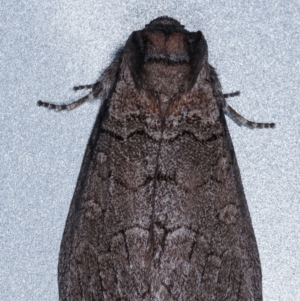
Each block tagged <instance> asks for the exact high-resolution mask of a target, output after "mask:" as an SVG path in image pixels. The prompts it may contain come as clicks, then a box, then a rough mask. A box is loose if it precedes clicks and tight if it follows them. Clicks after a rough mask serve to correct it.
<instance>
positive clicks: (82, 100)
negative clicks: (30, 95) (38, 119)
mask: <svg viewBox="0 0 300 301" xmlns="http://www.w3.org/2000/svg"><path fill="white" fill-rule="evenodd" d="M94 98H95V97H94V93H93V92H91V93H89V94H88V95H86V96H84V97H82V98H80V99H78V100H76V101H74V102H72V103H70V104H64V105H56V104H53V103H49V102H44V101H41V100H39V101H38V102H37V105H38V106H41V107H46V108H48V109H53V110H55V111H58V112H59V111H62V110H68V111H70V110H73V109H75V108H77V107H79V106H80V105H82V104H83V103H85V102H86V101H88V100H91V99H94Z"/></svg>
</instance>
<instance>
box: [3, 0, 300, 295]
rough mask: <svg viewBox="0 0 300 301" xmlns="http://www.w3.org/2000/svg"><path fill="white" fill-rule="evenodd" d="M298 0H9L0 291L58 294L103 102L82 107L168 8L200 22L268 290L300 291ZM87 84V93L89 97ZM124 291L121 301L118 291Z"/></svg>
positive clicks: (194, 24)
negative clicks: (74, 205)
mask: <svg viewBox="0 0 300 301" xmlns="http://www.w3.org/2000/svg"><path fill="white" fill-rule="evenodd" d="M299 12H300V2H299V0H291V1H286V0H269V1H267V0H261V1H259V0H250V1H229V0H226V1H221V0H216V1H204V0H203V1H201V0H197V1H192V0H178V1H153V0H145V1H143V0H139V1H133V0H129V1H120V0H119V1H116V0H112V1H104V0H84V1H83V0H73V1H69V0H48V1H44V2H43V1H39V0H27V1H22V0H10V1H2V3H1V8H0V32H1V48H0V60H1V72H0V81H1V89H0V95H1V103H0V105H1V110H0V122H1V124H0V130H1V149H0V152H1V154H0V162H1V165H0V167H1V168H0V181H1V185H0V191H1V193H0V235H1V236H0V239H1V240H0V244H1V245H0V300H13V301H17V300H31V301H35V300H38V301H41V300H57V298H58V294H57V280H56V277H57V272H56V269H57V261H58V252H59V245H60V239H61V236H62V232H63V228H64V223H65V220H66V217H67V213H68V208H69V204H70V201H71V198H72V195H73V190H74V187H75V184H76V179H77V175H78V173H79V169H80V165H81V160H82V158H83V153H84V150H85V146H86V143H87V140H88V137H89V134H90V131H91V129H92V126H93V123H94V120H95V117H96V114H97V111H98V108H99V105H100V102H99V101H98V102H94V103H90V104H85V105H83V106H81V107H79V108H78V109H77V110H75V111H72V112H61V113H56V112H53V111H49V110H46V109H44V108H38V107H37V106H36V101H37V100H38V99H42V100H44V101H53V102H57V103H62V102H70V101H72V100H74V99H76V98H77V94H75V93H74V92H73V91H72V89H71V88H72V86H74V85H78V84H88V83H92V82H93V81H95V79H96V78H97V77H98V75H99V74H100V72H101V70H103V69H104V68H105V67H106V66H107V65H108V64H109V62H110V60H111V58H112V56H113V54H114V52H115V50H116V49H117V48H118V47H119V46H120V45H122V44H123V43H124V42H125V41H126V38H127V37H128V36H129V34H130V33H131V32H132V31H133V30H137V29H141V28H142V27H143V26H144V24H145V23H148V22H149V21H150V20H151V19H153V18H156V17H158V16H161V15H169V16H172V17H174V18H176V19H178V20H179V21H180V22H181V23H182V24H184V25H186V28H187V29H189V30H198V29H200V30H202V31H203V33H204V35H205V37H206V39H207V42H208V45H209V53H210V62H211V64H212V65H213V66H215V67H216V68H217V71H218V73H219V74H220V79H221V82H222V84H223V88H224V91H225V92H232V91H235V90H237V89H238V90H240V91H242V94H241V96H240V97H239V98H233V99H230V100H229V103H230V104H231V105H232V106H233V107H234V108H235V109H236V110H237V111H238V112H240V113H241V114H242V115H243V116H245V117H246V118H248V119H251V120H255V121H261V122H264V121H265V122H272V121H274V122H276V129H274V130H250V129H248V128H243V127H239V126H237V125H236V124H235V123H234V122H232V120H230V119H229V118H228V123H229V128H230V131H231V135H232V138H233V142H234V146H235V150H236V154H237V158H238V162H239V166H240V169H241V173H242V177H243V182H244V187H245V192H246V195H247V199H248V204H249V207H250V211H251V215H252V220H253V225H254V228H255V233H256V237H257V240H258V245H259V251H260V257H261V262H262V269H263V288H264V300H266V301H271V300H274V301H275V300H276V301H277V300H284V301H295V300H300V289H299V287H300V235H299V233H300V226H299V225H300V199H299V194H300V193H299V190H300V189H299V185H300V184H299V183H300V176H299V165H300V162H299V148H300V145H299V140H300V135H299V128H300V127H299V126H300V125H299V113H300V110H299V84H300V76H299V74H300V72H299V71H300V64H299V60H300V32H299V28H300V13H299ZM80 95H81V94H80V93H79V96H80ZM111 301H114V300H111Z"/></svg>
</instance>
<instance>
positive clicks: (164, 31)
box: [125, 16, 208, 87]
mask: <svg viewBox="0 0 300 301" xmlns="http://www.w3.org/2000/svg"><path fill="white" fill-rule="evenodd" d="M125 49H127V50H128V54H129V56H130V61H131V64H130V65H131V71H132V74H133V75H134V78H135V81H136V83H137V84H138V81H139V77H140V75H141V72H143V66H144V65H145V64H146V63H151V62H161V63H162V64H165V65H174V64H175V65H176V64H178V65H180V64H188V65H189V67H190V76H189V81H190V87H191V86H192V85H193V84H194V82H195V80H196V78H197V75H198V74H199V72H200V70H201V68H202V67H203V66H204V65H205V63H207V60H208V49H207V43H206V40H205V38H204V36H203V34H202V32H201V31H196V32H190V31H188V30H186V29H185V28H184V26H183V25H181V24H180V22H178V21H177V20H175V19H173V18H170V17H167V16H163V17H159V18H156V19H154V20H152V21H151V22H150V23H149V24H147V25H146V26H145V28H144V29H142V30H140V31H135V32H133V33H132V34H131V36H130V37H129V39H128V41H127V44H126V46H125ZM138 86H139V85H138Z"/></svg>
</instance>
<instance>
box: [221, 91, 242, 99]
mask: <svg viewBox="0 0 300 301" xmlns="http://www.w3.org/2000/svg"><path fill="white" fill-rule="evenodd" d="M239 95H241V92H240V91H235V92H232V93H225V94H223V96H224V98H229V97H235V96H239Z"/></svg>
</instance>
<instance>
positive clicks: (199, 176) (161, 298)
mask: <svg viewBox="0 0 300 301" xmlns="http://www.w3.org/2000/svg"><path fill="white" fill-rule="evenodd" d="M74 89H75V90H80V89H90V90H91V91H90V92H89V93H88V94H87V95H86V96H85V97H83V98H81V99H79V100H77V101H75V102H73V103H71V104H66V105H54V104H50V103H46V102H42V101H39V102H38V105H40V106H44V107H48V108H51V109H55V110H57V111H60V110H65V109H66V110H72V109H75V108H76V107H78V106H79V105H81V104H83V103H84V102H86V101H88V100H91V99H95V98H100V99H102V100H103V103H102V105H101V107H100V111H99V114H98V116H97V119H96V122H95V125H94V128H93V130H92V133H91V136H90V139H89V141H88V145H87V148H86V152H85V155H84V159H83V163H82V166H81V170H80V174H79V177H78V182H77V185H76V189H75V193H74V196H73V199H72V202H71V205H70V210H69V214H68V218H67V221H66V225H65V230H64V234H63V238H62V242H61V248H60V254H59V265H58V283H59V298H60V300H70V301H76V300H103V301H104V300H105V301H125V300H126V301H200V300H203V301H204V300H205V301H208V300H220V301H221V300H238V301H242V300H244V301H250V300H253V301H254V300H255V301H259V300H262V283H261V282H262V281H261V266H260V260H259V253H258V249H257V244H256V239H255V236H254V232H253V228H252V223H251V219H250V214H249V210H248V206H247V202H246V198H245V194H244V190H243V185H242V182H241V176H240V171H239V167H238V164H237V160H236V156H235V153H234V148H233V144H232V141H231V138H230V135H229V131H228V128H227V125H226V120H225V113H228V114H230V115H231V116H232V117H233V118H234V119H235V120H236V121H237V122H238V123H239V124H241V125H245V126H248V127H250V128H272V127H274V123H256V122H252V121H248V120H246V119H245V118H244V117H242V116H241V115H239V114H238V113H237V112H236V111H234V110H233V109H232V108H231V107H230V106H229V105H228V104H227V102H226V100H225V99H226V98H227V97H230V96H236V95H238V94H239V92H234V93H230V94H223V92H222V88H221V84H220V82H219V79H218V76H217V73H216V71H215V69H214V68H213V67H212V66H211V65H210V64H209V63H208V48H207V43H206V40H205V38H204V36H203V34H202V32H201V31H197V32H190V31H188V30H186V29H185V28H184V26H183V25H181V24H180V23H179V22H178V21H176V20H175V19H172V18H170V17H167V16H163V17H159V18H157V19H155V20H153V21H151V22H150V23H149V24H147V25H146V26H145V28H144V29H142V30H139V31H134V32H133V33H132V34H131V35H130V36H129V38H128V40H127V42H126V44H125V46H124V47H123V48H122V49H121V50H120V51H119V52H118V53H117V54H116V56H115V58H114V60H113V61H112V63H111V64H110V65H109V66H108V67H107V69H106V70H105V71H104V72H103V74H102V75H101V76H100V78H99V79H98V80H97V81H96V82H95V83H94V84H92V85H83V86H77V87H74Z"/></svg>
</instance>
